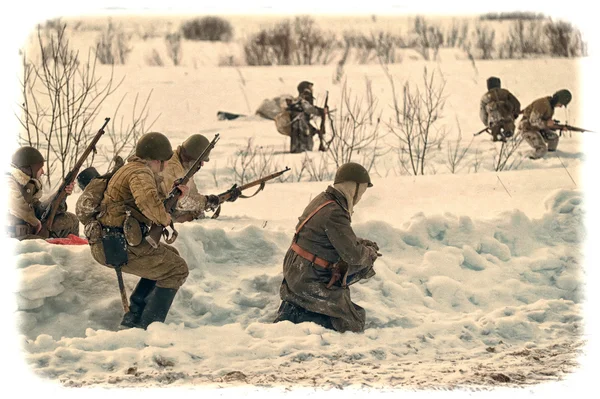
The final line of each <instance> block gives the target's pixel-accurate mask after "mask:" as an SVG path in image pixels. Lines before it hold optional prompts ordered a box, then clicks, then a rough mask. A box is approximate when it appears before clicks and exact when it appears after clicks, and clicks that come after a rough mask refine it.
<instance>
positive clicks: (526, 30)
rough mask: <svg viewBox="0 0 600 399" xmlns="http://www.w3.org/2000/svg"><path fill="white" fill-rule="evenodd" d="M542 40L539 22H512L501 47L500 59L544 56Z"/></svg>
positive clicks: (521, 20) (520, 20)
mask: <svg viewBox="0 0 600 399" xmlns="http://www.w3.org/2000/svg"><path fill="white" fill-rule="evenodd" d="M542 39H543V36H542V24H541V22H540V21H536V20H534V21H529V22H527V21H525V20H523V19H519V20H516V21H512V22H511V25H510V27H509V30H508V36H507V38H506V40H505V42H504V43H503V44H502V46H501V54H500V58H524V57H529V56H537V55H540V54H544V53H545V52H546V50H545V48H544V43H543V41H542Z"/></svg>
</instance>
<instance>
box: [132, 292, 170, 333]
mask: <svg viewBox="0 0 600 399" xmlns="http://www.w3.org/2000/svg"><path fill="white" fill-rule="evenodd" d="M175 294H177V290H176V289H175V288H162V287H154V289H153V290H152V292H151V293H150V294H149V295H148V297H147V298H146V307H145V308H144V311H143V312H142V317H141V318H140V324H139V326H140V327H141V328H143V329H146V328H147V327H148V326H149V325H150V324H151V323H154V322H155V321H158V322H161V323H164V321H165V319H166V318H167V314H168V313H169V309H171V304H172V303H173V299H175Z"/></svg>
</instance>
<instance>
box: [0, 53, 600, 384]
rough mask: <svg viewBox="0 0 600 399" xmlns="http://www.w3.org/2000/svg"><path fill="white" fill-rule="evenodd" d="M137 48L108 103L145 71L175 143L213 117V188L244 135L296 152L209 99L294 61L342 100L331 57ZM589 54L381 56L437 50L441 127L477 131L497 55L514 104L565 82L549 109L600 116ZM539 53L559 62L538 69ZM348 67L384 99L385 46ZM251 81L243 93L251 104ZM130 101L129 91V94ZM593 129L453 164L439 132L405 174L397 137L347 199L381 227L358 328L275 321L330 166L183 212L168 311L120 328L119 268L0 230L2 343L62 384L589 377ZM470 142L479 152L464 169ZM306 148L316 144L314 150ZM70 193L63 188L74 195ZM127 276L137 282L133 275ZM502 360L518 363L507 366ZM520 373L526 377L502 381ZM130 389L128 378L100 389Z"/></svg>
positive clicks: (372, 225) (356, 219) (283, 72)
mask: <svg viewBox="0 0 600 399" xmlns="http://www.w3.org/2000/svg"><path fill="white" fill-rule="evenodd" d="M152 45H153V44H152V43H148V44H147V46H149V48H152ZM142 50H143V47H142V46H141V44H140V53H139V55H138V56H137V57H138V59H139V62H138V63H136V62H133V63H132V65H127V66H123V67H118V68H116V70H115V72H116V78H115V79H116V80H118V79H119V78H120V77H123V76H124V77H126V79H125V81H124V85H123V87H121V88H120V89H119V92H118V93H116V94H115V96H114V98H113V99H112V100H111V101H112V102H110V101H109V102H108V103H107V104H106V105H105V109H106V110H110V109H112V108H114V106H116V104H117V102H118V101H119V99H120V96H121V95H122V94H123V93H136V92H141V93H142V94H143V93H147V92H148V91H149V90H150V89H152V90H153V94H152V101H151V103H150V104H151V110H152V111H154V112H160V113H161V117H160V118H159V120H158V121H157V123H156V125H155V126H154V128H155V130H158V131H162V132H164V133H165V134H167V135H168V136H169V137H170V139H171V140H172V143H173V144H174V145H176V144H178V143H180V142H181V141H182V140H183V139H184V138H185V137H187V136H188V135H189V134H192V133H203V134H205V135H207V136H208V137H212V135H213V134H214V133H217V132H218V133H220V134H221V141H220V142H219V143H218V144H217V147H216V148H215V150H214V152H213V153H212V154H211V162H210V163H208V164H207V167H206V170H203V171H201V172H200V173H199V175H198V176H197V177H196V183H197V185H198V187H200V188H201V189H205V190H206V192H208V193H217V192H222V191H224V190H225V189H227V188H229V186H230V185H231V184H232V183H233V179H232V178H231V175H230V172H229V171H228V168H227V164H226V163H227V159H229V158H232V157H233V156H234V153H235V151H237V150H239V149H240V148H242V147H243V146H245V145H246V143H247V140H248V138H250V137H253V138H254V141H255V142H256V143H258V144H259V145H262V146H264V147H265V148H269V147H270V148H273V149H275V150H276V151H277V152H278V153H277V154H276V157H275V159H276V161H277V162H278V165H279V166H280V167H284V166H286V165H287V166H290V167H296V168H297V167H298V166H299V165H300V164H301V162H302V160H303V159H304V155H295V154H285V153H281V152H284V151H282V150H285V148H286V145H287V142H286V141H285V138H283V137H282V136H281V135H279V134H278V133H277V132H276V131H275V129H274V126H273V122H272V121H267V120H263V119H260V118H257V117H250V118H245V119H241V120H233V121H217V120H216V111H217V110H221V109H222V110H227V111H232V112H242V113H252V112H253V110H254V109H256V108H258V106H259V105H260V103H261V102H262V100H263V99H264V98H271V97H273V96H275V95H278V94H280V93H284V92H289V91H290V90H291V89H290V88H292V89H293V88H294V87H295V84H296V82H297V80H299V77H302V78H304V77H305V76H311V81H313V82H315V87H316V88H317V90H318V93H319V94H320V95H321V96H322V94H323V92H322V91H324V90H325V89H326V88H328V89H329V90H330V104H335V103H336V102H339V98H340V93H341V89H340V87H339V86H335V85H332V83H331V75H332V72H333V70H334V69H333V68H334V67H333V66H325V67H321V66H315V67H272V68H269V70H268V74H267V73H265V69H264V68H250V67H243V68H240V71H241V72H238V71H236V70H235V69H233V68H217V67H215V66H210V65H209V66H202V67H197V68H194V67H191V66H187V67H186V66H184V67H164V68H149V67H145V66H144V65H143V62H141V59H142V54H143V51H142ZM214 50H215V51H214V52H211V53H210V54H211V57H212V58H214V59H217V58H216V52H218V51H227V49H221V48H218V49H214ZM592 61H593V60H592V59H582V60H559V59H543V60H521V61H515V60H512V61H477V69H473V68H472V67H471V64H470V62H469V61H464V60H460V59H459V60H456V59H451V58H449V59H448V60H446V59H444V60H443V62H441V63H439V64H437V63H428V62H425V61H422V60H411V61H408V60H407V61H405V62H404V63H402V64H398V65H394V66H391V67H390V71H391V72H392V73H393V74H394V76H395V78H396V79H397V82H403V81H404V80H409V81H411V82H414V81H416V80H417V79H419V78H420V76H421V74H422V71H423V67H424V66H427V67H428V68H439V70H440V71H441V72H442V73H443V74H444V77H445V78H446V79H447V93H448V94H449V96H448V102H447V107H446V112H445V114H446V116H447V117H446V118H445V119H446V120H447V123H448V124H449V126H453V129H452V136H451V137H450V138H451V139H452V138H454V139H456V134H457V129H456V121H458V123H459V124H460V128H461V130H462V132H463V136H464V137H465V139H463V140H466V141H467V142H468V140H470V138H469V137H468V136H470V134H471V133H470V132H475V131H477V130H479V129H480V121H479V119H478V115H477V112H476V111H473V110H477V109H478V101H479V98H480V96H481V94H483V88H484V86H485V78H486V77H487V76H489V75H492V74H496V75H499V76H502V79H503V85H504V86H506V87H508V88H510V89H511V91H513V93H515V94H516V95H517V96H518V97H519V98H520V99H521V101H522V103H524V104H528V103H529V102H531V101H532V100H533V99H535V98H536V97H538V96H540V95H545V94H551V93H552V92H553V91H554V90H555V89H556V88H558V87H569V88H572V89H573V90H574V91H575V96H574V101H573V104H572V106H570V107H569V110H568V111H569V113H568V114H566V113H564V111H563V110H559V111H558V115H557V116H558V117H559V118H561V119H563V120H564V119H565V118H566V117H568V120H569V123H571V124H573V125H582V126H584V127H588V128H590V129H592V130H596V131H598V129H597V122H596V121H595V120H593V119H592V118H590V117H588V115H591V116H593V115H594V114H590V113H589V112H588V111H589V108H588V107H589V106H590V105H588V104H587V103H584V101H583V99H584V96H583V95H578V93H577V92H576V90H577V88H578V87H582V84H581V83H582V82H583V81H584V79H583V78H582V76H580V75H579V74H578V73H577V71H578V70H579V71H581V73H582V75H583V74H585V73H586V72H588V71H593V68H594V65H595V64H594V63H593V62H592ZM207 62H208V61H207ZM540 68H543V70H544V71H552V73H549V74H548V75H547V76H545V78H544V79H537V77H538V74H539V71H540ZM106 70H107V69H106V68H102V67H100V68H99V71H100V72H101V73H105V72H106ZM345 72H346V76H347V79H348V85H349V86H350V87H352V88H353V92H356V93H357V94H364V90H365V88H364V87H365V84H364V79H365V75H366V76H369V78H370V79H372V82H373V83H372V84H373V87H374V90H375V92H376V94H377V96H378V98H379V101H380V104H384V105H386V106H387V104H391V93H390V90H389V83H388V82H387V81H386V79H385V76H384V74H383V72H382V70H381V68H380V67H379V66H378V65H347V66H346V69H345ZM239 73H241V74H242V75H243V78H244V81H245V82H246V83H245V84H244V85H242V84H241V83H240V75H239ZM586 76H589V74H587V75H586ZM134 77H135V78H134ZM183 88H184V89H183ZM583 89H585V90H586V91H587V89H586V88H583ZM190 93H193V94H190ZM196 93H202V94H201V95H198V94H196ZM244 93H252V95H251V96H249V97H248V100H249V106H248V105H247V104H246V101H245V99H244ZM129 97H133V96H132V94H130V95H129ZM319 101H322V97H321V98H320V99H319ZM113 102H114V103H113ZM248 108H250V109H248ZM131 110H132V98H130V101H129V102H125V103H124V105H123V107H122V112H123V114H125V115H129V114H130V113H131ZM388 111H389V110H388ZM107 112H108V111H107ZM386 112H387V111H386ZM9 117H10V116H9ZM100 117H102V118H103V117H104V116H103V114H102V115H100ZM12 118H13V119H14V116H12ZM455 120H456V121H455ZM597 137H598V136H597V135H596V136H594V135H592V134H584V135H579V134H577V133H576V134H574V136H573V137H568V138H563V139H562V140H561V143H560V145H559V151H558V152H557V153H556V154H549V155H548V156H547V157H546V158H545V159H544V160H539V161H531V160H528V159H526V157H525V154H526V153H527V151H528V149H527V147H526V144H525V143H523V144H522V146H521V148H520V149H519V151H520V152H519V153H518V157H522V158H524V160H523V162H522V163H521V164H520V166H519V168H518V169H517V170H511V171H502V172H495V171H493V168H492V158H493V153H494V148H495V145H494V144H492V143H491V142H490V141H489V139H488V138H487V137H485V138H483V137H482V136H479V137H477V138H476V139H475V140H474V147H473V148H472V150H470V152H469V158H468V161H467V162H466V166H465V168H463V169H462V170H461V171H460V172H459V173H457V174H450V173H449V172H448V170H447V169H446V168H445V165H444V163H443V159H444V157H445V154H446V152H445V149H441V150H440V151H438V152H437V153H436V154H435V155H434V158H433V159H434V161H433V164H434V165H436V169H437V174H429V175H426V176H419V177H412V176H403V175H401V173H400V172H399V170H398V169H397V168H394V167H392V166H390V165H393V164H394V163H395V160H394V158H393V154H391V155H387V156H386V157H382V159H381V160H379V163H378V165H377V172H378V173H377V174H375V175H374V178H373V182H374V184H375V186H374V187H373V188H371V189H369V190H368V192H367V193H366V194H365V195H364V197H363V199H362V201H361V202H360V203H359V204H358V205H357V207H356V209H355V214H354V215H353V227H354V229H355V231H356V232H357V234H358V235H359V236H362V237H365V238H369V239H371V240H374V241H376V242H377V243H378V244H379V246H380V248H381V250H380V252H381V253H383V257H381V258H380V259H379V260H378V261H377V263H376V265H375V270H376V272H377V274H376V276H375V277H374V278H372V279H371V280H369V281H367V282H364V283H361V284H356V285H353V286H352V297H353V300H354V301H355V302H356V303H358V304H359V305H361V306H363V307H364V308H365V309H366V312H367V328H366V330H365V332H364V333H362V334H354V333H345V334H339V333H336V332H333V331H330V330H326V329H323V328H322V327H320V326H317V325H315V324H312V323H303V324H301V325H293V324H291V323H288V322H282V323H277V324H272V323H271V321H272V319H273V318H274V317H275V313H276V311H277V307H278V305H279V296H278V290H279V285H280V283H281V277H282V271H281V264H282V261H283V256H284V254H285V252H286V250H287V248H288V246H289V243H290V240H291V237H292V232H293V228H294V226H295V223H296V221H297V217H298V216H299V215H300V213H301V212H302V210H303V209H304V207H305V206H306V204H307V203H308V201H309V200H310V199H311V198H314V196H315V195H317V194H318V193H319V192H321V191H322V190H323V189H325V188H326V187H327V185H328V184H330V183H331V179H329V180H328V179H326V180H325V181H323V182H307V181H301V182H298V183H292V182H289V183H285V184H269V185H267V187H266V189H265V190H264V192H262V193H260V194H259V195H258V196H256V197H255V198H252V199H248V200H238V201H236V202H235V203H232V204H229V203H227V204H225V205H224V206H223V210H222V214H221V216H220V217H219V219H216V220H209V219H206V220H201V221H194V222H191V223H186V224H178V225H176V228H177V229H178V231H179V233H180V235H179V238H178V239H177V241H176V242H175V244H174V245H175V247H176V248H177V249H178V250H179V251H180V253H181V255H182V256H183V258H184V259H186V261H187V262H188V266H189V268H190V276H189V277H188V280H187V281H186V283H185V284H184V286H183V287H182V288H181V290H180V291H179V293H178V294H177V296H176V298H175V301H174V303H173V307H172V309H171V312H170V313H169V316H168V318H167V320H166V323H165V324H154V325H151V326H150V327H149V328H148V330H147V331H141V330H137V329H133V330H121V331H120V330H118V328H117V327H118V323H119V321H120V317H121V314H122V308H121V301H120V296H119V292H118V287H117V283H116V277H115V273H114V272H113V271H112V270H111V269H108V268H106V267H103V266H101V265H98V264H97V263H95V261H94V260H93V258H92V257H91V255H90V253H89V249H88V248H87V247H85V246H73V247H65V246H57V245H51V244H48V243H45V242H43V241H27V242H16V241H14V240H10V242H8V243H6V242H5V241H4V242H3V244H6V245H3V247H6V253H7V254H8V252H9V251H10V253H11V255H10V259H11V260H10V263H11V264H13V265H15V277H14V279H15V280H14V281H18V282H19V284H15V286H14V287H12V286H11V288H12V289H11V296H10V297H9V302H7V303H10V304H11V305H10V306H8V307H9V309H8V310H9V312H10V313H9V314H8V315H7V316H6V318H7V319H10V318H12V319H13V320H14V322H15V331H17V334H18V337H16V338H12V340H8V339H7V340H6V342H5V343H6V345H7V346H11V347H18V349H19V350H20V351H19V352H18V353H17V355H16V358H17V359H19V360H20V361H21V362H23V363H24V368H23V370H26V371H29V372H30V373H31V377H30V380H35V381H37V383H39V384H42V382H44V384H43V386H44V387H47V392H48V394H50V392H59V393H60V394H61V395H65V394H68V391H66V390H65V389H58V388H56V387H55V386H53V385H51V384H49V382H53V383H60V386H83V387H89V386H91V387H97V386H99V387H113V386H118V387H135V388H139V387H159V386H161V387H162V386H169V387H170V390H169V393H171V392H172V391H171V390H173V392H182V393H185V392H186V391H185V388H187V387H190V386H194V387H202V388H206V389H211V391H209V392H211V394H213V393H214V394H215V395H217V394H219V393H218V392H221V393H220V394H223V395H225V394H228V395H238V396H239V395H247V394H248V393H250V392H254V393H256V392H257V390H260V391H259V392H260V393H259V394H261V395H267V394H274V395H278V394H283V393H287V394H288V395H293V394H298V395H300V394H303V395H310V394H316V393H317V390H316V388H317V387H318V388H320V389H325V390H328V394H333V395H334V396H335V394H340V395H342V394H343V395H353V394H355V395H359V394H360V393H363V394H364V393H365V392H376V393H379V394H382V395H383V394H385V393H386V392H387V393H389V394H396V395H397V394H398V391H393V389H400V390H401V393H402V394H407V393H410V392H411V390H423V389H424V390H426V392H427V393H428V394H431V395H433V394H435V393H436V391H435V390H436V389H447V388H452V387H454V388H456V387H459V388H462V389H467V390H471V394H474V392H473V391H475V390H478V389H493V392H487V393H488V394H499V395H502V394H510V395H514V394H517V395H518V394H520V393H521V392H523V393H530V392H536V393H540V392H543V393H544V394H545V395H546V396H551V395H552V394H554V393H556V392H559V391H561V390H562V389H564V390H565V392H566V391H567V389H569V388H571V389H572V388H573V387H574V386H578V389H581V388H580V386H579V385H577V384H575V383H574V382H575V381H582V380H584V379H585V376H589V374H586V372H588V370H589V369H588V367H589V361H590V360H591V358H592V354H593V352H592V350H593V349H594V348H595V339H594V338H593V336H592V333H594V332H595V329H594V327H593V324H592V322H593V318H594V316H593V314H595V313H590V312H589V310H592V311H594V310H593V309H594V308H593V307H592V304H593V303H594V302H593V300H594V299H595V289H594V288H595V287H594V286H593V281H597V280H596V279H594V278H593V276H595V270H594V267H593V265H594V263H593V261H592V259H593V258H592V255H593V254H594V253H595V248H594V243H595V241H594V240H593V238H592V237H595V236H593V235H592V233H594V230H595V227H596V226H595V225H594V223H589V221H591V220H595V219H593V216H594V215H595V210H594V206H593V204H594V203H595V202H594V201H593V199H594V197H593V194H592V192H591V191H593V190H590V189H591V188H594V187H595V180H596V179H597V176H595V175H594V174H593V173H595V172H594V171H597V169H593V168H592V167H591V166H589V165H591V163H592V162H594V159H591V158H593V157H586V154H585V153H584V152H585V149H588V148H594V147H595V146H597V145H598V140H599V139H598V138H597ZM388 140H389V138H388ZM476 150H479V156H480V157H481V159H482V160H483V163H482V165H481V168H480V169H479V171H478V172H476V173H475V171H474V170H473V169H472V168H471V166H472V162H473V157H474V156H475V151H476ZM310 155H311V157H312V158H313V159H314V161H315V162H319V159H320V157H319V154H318V153H316V152H315V153H313V154H310ZM211 164H212V165H211ZM213 165H214V166H213ZM213 167H214V168H215V170H216V172H215V173H216V176H217V177H218V179H219V186H217V185H216V184H215V181H214V180H215V179H214V177H213V176H212V172H211V171H212V168H213ZM584 188H585V192H584ZM78 194H79V193H77V192H76V193H75V194H74V195H72V196H71V197H69V199H68V204H69V207H70V209H73V208H74V205H75V202H76V200H77V197H78ZM590 204H592V205H591V206H590ZM3 249H4V248H3ZM7 258H8V256H7ZM124 278H125V285H126V289H127V292H128V293H130V292H131V290H132V289H133V287H134V286H135V284H136V282H137V278H135V277H134V276H131V275H125V276H124ZM585 310H588V312H587V313H586V312H585ZM584 340H589V342H587V343H586V342H584ZM7 350H8V349H7ZM586 365H587V367H586ZM15 368H16V366H15ZM35 377H42V378H41V379H35ZM504 377H509V379H510V380H509V381H508V382H501V381H503V378H504ZM560 379H563V381H562V382H556V380H560ZM549 381H551V382H549ZM523 383H527V384H535V388H527V389H525V390H515V389H510V390H506V391H504V390H502V389H501V388H500V387H517V386H521V384H523ZM178 388H180V389H183V390H182V391H179V390H177V389H178ZM216 388H221V389H220V390H219V391H213V389H216ZM339 389H343V390H342V391H339ZM288 390H292V391H291V392H288ZM553 391H555V392H553ZM100 392H101V394H102V392H103V391H100ZM121 392H123V394H124V395H131V394H133V393H134V392H135V391H133V390H122V391H116V392H115V390H112V391H111V394H117V395H118V394H121ZM581 392H584V391H581ZM88 393H92V394H93V393H95V391H94V390H86V394H88ZM320 393H323V392H322V391H321V392H320ZM459 393H460V392H454V394H459ZM103 394H104V395H105V394H106V392H105V391H104V392H103ZM451 394H453V393H452V392H448V391H444V395H445V396H447V395H451Z"/></svg>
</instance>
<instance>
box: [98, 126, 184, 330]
mask: <svg viewBox="0 0 600 399" xmlns="http://www.w3.org/2000/svg"><path fill="white" fill-rule="evenodd" d="M172 155H173V150H172V148H171V143H170V142H169V140H168V139H167V137H166V136H164V135H163V134H161V133H147V134H145V135H144V136H142V137H141V138H140V139H139V141H138V143H137V146H136V150H135V155H134V156H132V157H130V158H129V159H128V160H127V163H126V164H125V165H124V166H122V167H121V168H119V169H118V170H117V171H116V172H115V173H114V175H112V177H111V178H110V180H109V181H108V184H107V186H106V191H105V192H104V196H103V199H102V202H101V212H100V214H99V215H98V216H97V218H96V219H97V221H98V224H97V227H96V228H93V225H92V224H89V227H88V226H86V234H87V235H88V240H89V243H90V247H91V251H92V256H93V257H94V259H96V261H98V262H99V263H101V264H103V265H106V266H109V267H110V266H111V265H112V266H117V265H118V264H122V266H121V270H122V271H123V272H125V273H130V274H134V275H136V276H139V277H141V279H140V281H139V283H138V284H137V286H136V287H135V289H134V290H133V292H132V294H131V297H130V310H129V312H128V313H126V314H125V315H124V316H123V320H122V321H121V325H122V326H124V327H140V328H144V329H145V328H146V327H147V326H148V325H150V324H151V323H152V322H155V321H158V322H164V321H165V319H166V317H167V314H168V312H169V309H170V308H171V304H172V303H173V299H174V298H175V294H176V293H177V290H178V289H179V287H181V286H182V285H183V283H184V282H185V280H186V278H187V276H188V266H187V264H186V262H185V260H183V258H181V257H180V256H179V253H178V251H177V250H176V249H175V248H173V247H171V246H169V245H166V244H163V243H159V244H158V246H157V247H156V248H154V247H152V246H151V245H150V244H149V243H148V242H147V241H146V240H145V239H144V236H145V234H146V232H147V231H148V230H149V227H150V225H151V224H157V225H162V226H169V225H170V224H171V216H170V215H169V214H168V213H167V212H166V211H165V207H164V205H163V202H162V201H161V199H160V197H159V194H158V187H157V185H156V176H155V175H156V174H158V173H160V172H161V171H162V170H163V169H164V167H165V165H166V164H167V162H168V160H169V158H171V156H172ZM178 187H179V189H180V190H181V191H182V192H183V193H184V194H185V193H187V191H188V189H187V187H186V186H183V185H181V186H178ZM94 230H95V233H94ZM88 232H89V233H88Z"/></svg>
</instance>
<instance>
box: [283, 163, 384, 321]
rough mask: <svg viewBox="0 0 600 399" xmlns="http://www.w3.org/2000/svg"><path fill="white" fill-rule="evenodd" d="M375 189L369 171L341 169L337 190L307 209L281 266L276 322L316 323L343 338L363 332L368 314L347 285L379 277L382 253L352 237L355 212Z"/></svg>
mask: <svg viewBox="0 0 600 399" xmlns="http://www.w3.org/2000/svg"><path fill="white" fill-rule="evenodd" d="M367 187H372V184H371V179H370V177H369V174H368V172H367V170H366V169H365V168H364V167H362V166H361V165H359V164H357V163H353V162H350V163H347V164H344V165H342V166H341V167H340V168H339V169H338V171H337V173H336V175H335V180H334V184H333V187H331V186H330V187H328V188H327V190H325V191H324V192H323V193H321V194H319V195H318V196H317V197H315V198H314V199H313V200H312V201H311V202H310V203H309V204H308V206H307V207H306V209H305V210H304V212H303V213H302V216H300V218H299V223H298V225H297V226H296V234H295V235H294V239H293V241H292V245H291V247H290V249H289V250H288V251H287V253H286V255H285V258H284V261H283V282H282V283H281V287H280V290H279V294H280V296H281V300H282V303H281V306H280V307H279V311H278V315H277V318H276V319H275V322H280V321H284V320H288V321H291V322H292V323H302V322H305V321H312V322H315V323H317V324H320V325H322V326H324V327H326V328H330V329H334V330H337V331H340V332H344V331H353V332H361V331H363V330H364V328H365V310H364V309H363V308H362V307H360V306H358V305H356V304H355V303H353V302H352V300H351V298H350V289H349V287H348V285H349V284H351V283H355V282H357V281H359V280H360V279H365V278H370V277H372V276H373V275H375V272H374V270H373V262H374V261H375V259H377V256H378V253H377V250H378V247H377V244H375V243H374V242H372V241H368V240H363V239H360V238H358V237H356V235H355V234H354V231H353V230H352V227H351V225H350V222H351V215H352V213H353V209H354V206H356V204H357V203H358V202H359V201H360V199H361V197H362V195H363V194H364V192H365V191H366V190H367Z"/></svg>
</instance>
